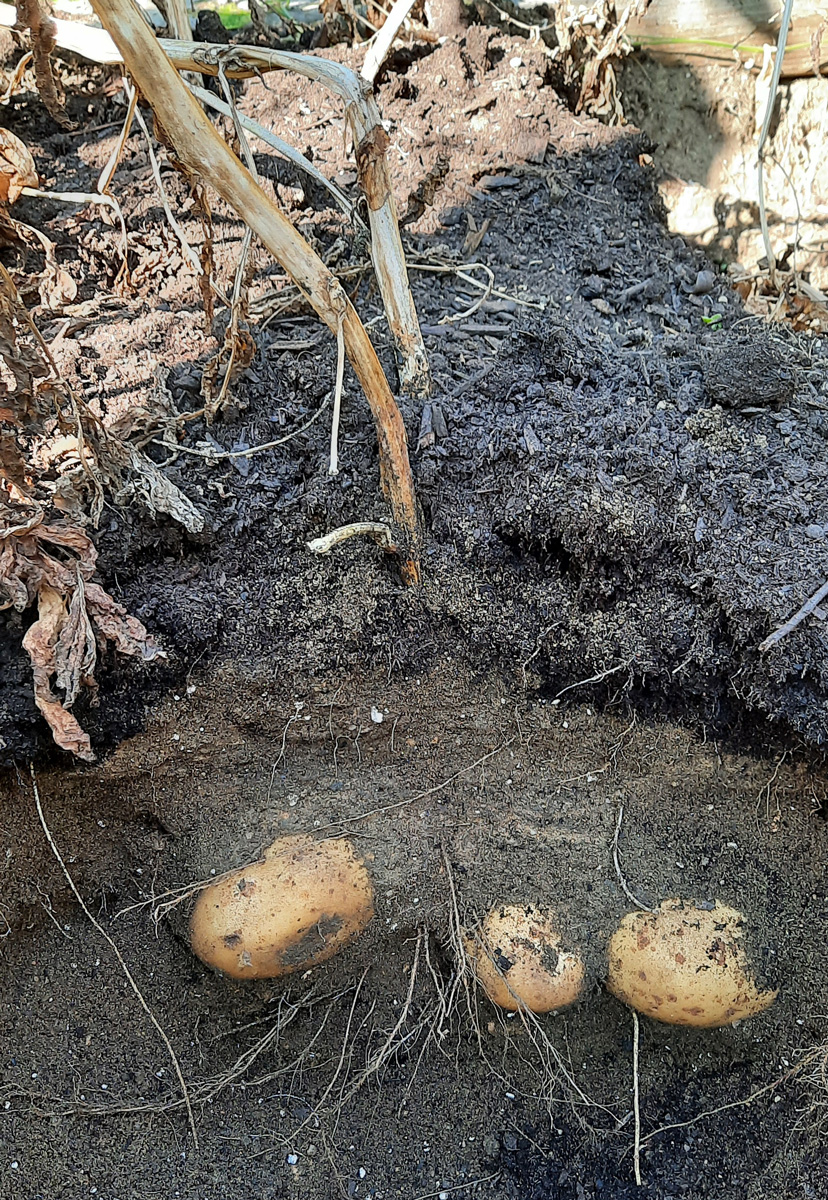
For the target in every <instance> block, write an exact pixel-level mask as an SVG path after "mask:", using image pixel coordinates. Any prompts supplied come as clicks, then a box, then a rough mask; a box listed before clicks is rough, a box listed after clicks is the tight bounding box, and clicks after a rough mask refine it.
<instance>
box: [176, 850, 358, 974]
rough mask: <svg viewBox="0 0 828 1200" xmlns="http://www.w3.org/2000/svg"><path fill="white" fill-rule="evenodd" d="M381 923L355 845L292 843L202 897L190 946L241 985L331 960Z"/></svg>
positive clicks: (270, 852)
mask: <svg viewBox="0 0 828 1200" xmlns="http://www.w3.org/2000/svg"><path fill="white" fill-rule="evenodd" d="M373 915H374V903H373V890H372V887H371V880H370V878H369V876H368V872H367V871H366V869H365V866H364V865H363V863H362V862H361V861H360V860H359V859H358V858H357V856H356V854H355V852H354V849H353V847H352V845H351V843H350V842H349V841H347V840H346V839H344V838H339V839H335V840H333V839H332V840H331V841H326V842H315V841H314V840H313V838H310V837H306V836H304V835H302V836H298V837H284V838H279V839H278V841H275V842H274V843H273V845H272V846H270V847H269V849H268V850H267V851H265V855H264V858H263V859H262V860H261V861H259V862H255V863H251V864H250V865H249V866H247V867H243V868H242V869H241V870H240V871H236V872H234V873H233V874H232V875H228V876H227V877H226V878H224V879H222V880H220V881H219V882H218V883H214V884H212V885H211V886H210V887H208V888H205V889H204V891H203V892H201V893H200V894H199V897H198V900H197V901H196V905H195V908H194V909H193V914H192V917H191V918H190V940H191V944H192V948H193V950H194V951H195V953H196V954H197V955H198V957H199V958H200V959H201V960H202V961H203V962H205V963H207V965H208V966H211V967H215V968H216V969H217V970H219V971H223V972H224V974H225V975H232V976H233V978H234V979H275V978H278V977H279V976H281V975H291V974H293V972H294V971H303V970H306V969H307V968H308V967H313V966H315V965H316V964H317V963H321V962H324V961H325V960H326V959H328V958H331V957H332V956H333V955H334V954H336V953H337V951H339V950H341V949H342V948H343V946H346V945H347V944H348V942H350V941H352V940H353V938H355V937H356V936H357V935H358V934H359V933H361V932H362V930H363V929H364V928H365V926H366V925H367V924H368V922H369V921H370V920H371V918H372V916H373Z"/></svg>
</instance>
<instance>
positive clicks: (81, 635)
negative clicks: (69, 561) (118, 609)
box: [55, 571, 98, 708]
mask: <svg viewBox="0 0 828 1200" xmlns="http://www.w3.org/2000/svg"><path fill="white" fill-rule="evenodd" d="M97 658H98V646H97V643H96V641H95V634H94V633H93V631H92V623H91V622H90V620H89V615H88V613H87V611H86V597H85V588H84V583H83V576H82V575H81V573H80V571H78V573H77V586H76V587H75V591H74V594H73V596H72V599H71V601H70V603H69V613H68V615H67V617H66V620H65V621H64V622H63V625H62V626H61V630H60V634H59V635H58V640H57V645H56V646H55V670H56V682H57V686H58V687H59V688H60V689H61V690H62V691H63V693H64V696H63V706H64V708H71V707H72V705H73V704H74V703H75V700H76V698H77V695H78V692H79V691H80V689H81V687H94V686H95V678H94V675H95V663H96V661H97Z"/></svg>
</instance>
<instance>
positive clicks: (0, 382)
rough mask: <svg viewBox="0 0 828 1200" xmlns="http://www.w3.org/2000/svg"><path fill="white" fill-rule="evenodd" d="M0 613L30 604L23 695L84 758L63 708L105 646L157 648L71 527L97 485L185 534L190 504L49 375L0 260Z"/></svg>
mask: <svg viewBox="0 0 828 1200" xmlns="http://www.w3.org/2000/svg"><path fill="white" fill-rule="evenodd" d="M0 358H1V359H2V364H0V610H2V609H9V608H13V609H15V610H16V611H17V612H20V613H22V612H24V611H25V610H26V609H28V608H30V607H31V606H33V605H36V606H37V614H38V615H37V620H36V621H35V622H34V623H33V624H32V625H31V626H30V628H29V629H28V631H27V632H26V635H25V637H24V639H23V646H24V648H25V650H26V652H27V654H28V655H29V658H30V659H31V663H32V673H33V678H34V697H35V702H36V704H37V707H38V708H39V709H40V711H41V713H42V714H43V716H44V717H45V718H46V720H47V722H48V723H49V725H50V727H51V729H52V734H53V736H54V739H55V742H56V743H57V744H58V745H59V746H61V747H62V748H63V749H64V750H69V751H71V752H72V753H73V754H75V755H76V756H77V757H78V758H81V759H86V760H88V761H91V760H92V759H93V758H94V754H93V751H92V748H91V745H90V741H89V737H88V735H87V733H86V732H85V731H84V730H83V729H82V727H81V726H80V724H79V723H78V721H77V718H76V717H75V716H74V715H73V713H72V712H71V708H72V706H73V704H74V703H75V700H76V699H77V697H78V695H79V694H80V693H81V691H82V690H83V689H87V690H88V691H91V692H92V693H93V694H94V691H95V667H96V665H97V662H98V658H99V654H100V652H101V650H102V649H103V647H104V646H105V645H106V643H111V644H112V645H113V646H114V647H115V649H116V650H117V651H119V652H120V653H121V654H127V655H131V656H133V657H139V658H142V659H144V660H150V659H153V658H156V657H158V656H159V655H160V654H161V653H162V652H161V651H160V650H159V648H158V647H157V646H156V645H155V643H154V642H153V640H152V638H151V637H150V636H149V634H148V633H147V630H146V629H145V628H144V626H143V625H142V624H141V622H140V621H138V620H136V619H135V618H134V617H131V616H129V615H128V613H127V612H126V610H125V609H124V608H122V607H121V605H120V604H118V603H117V602H116V601H115V600H114V599H113V598H112V596H110V595H109V594H108V593H107V592H106V591H104V589H103V588H102V587H101V586H100V585H99V584H97V583H95V582H94V581H93V575H94V573H95V563H96V559H97V552H96V550H95V547H94V545H93V543H92V541H91V539H90V537H89V535H88V534H87V533H86V532H85V530H84V529H83V528H82V527H81V524H82V523H84V522H86V521H87V520H88V519H89V517H88V516H87V514H89V515H90V516H91V518H92V519H93V521H95V520H97V516H98V515H99V513H100V510H101V506H102V503H103V494H104V489H105V488H106V490H107V491H109V492H111V493H112V494H113V497H114V498H115V499H116V501H117V500H119V499H120V500H121V501H122V502H129V501H130V500H133V499H135V500H140V501H141V502H143V503H144V504H145V506H146V507H147V508H149V509H150V510H151V511H153V512H159V511H161V512H167V513H170V514H171V515H173V516H174V517H176V518H177V519H178V520H180V521H182V523H183V524H185V525H186V526H187V528H188V529H191V530H194V531H195V530H199V529H201V528H202V526H203V519H202V517H201V515H200V513H199V512H198V510H197V509H196V508H195V507H194V505H192V504H191V503H190V501H189V500H188V499H187V498H186V497H185V496H184V495H183V494H182V493H181V492H180V491H179V489H177V488H176V487H175V486H174V485H173V484H172V483H171V482H170V481H169V480H168V479H167V478H166V477H165V476H164V475H163V474H162V473H161V471H159V470H158V468H157V467H156V466H155V464H154V463H152V462H151V461H150V460H149V459H147V458H146V457H145V456H144V455H143V454H142V453H141V452H140V450H138V449H137V448H136V447H135V446H133V445H131V444H130V443H129V442H123V441H120V440H119V439H118V438H117V437H115V436H113V435H111V434H109V433H108V432H107V431H106V430H105V429H104V428H103V426H102V425H101V424H100V422H99V421H98V420H97V419H96V418H95V417H94V416H93V415H92V414H91V413H90V412H89V410H88V408H87V407H86V405H85V404H83V402H82V401H81V400H80V399H79V398H78V397H76V396H75V395H74V394H73V392H72V390H71V388H70V387H69V385H68V383H67V382H66V381H65V380H63V379H62V378H61V377H60V375H59V374H58V372H57V369H56V367H55V364H54V362H53V361H52V359H51V357H50V356H49V353H48V349H47V348H46V346H45V344H44V343H43V342H42V340H41V339H40V337H39V334H38V332H37V329H36V328H35V326H34V325H33V323H32V321H31V319H30V318H29V316H28V313H27V312H26V309H25V307H24V306H23V304H22V301H21V299H20V295H19V293H18V291H17V288H16V287H15V284H14V282H13V280H12V279H11V277H10V275H9V274H8V272H7V271H6V270H5V268H3V267H2V266H1V265H0Z"/></svg>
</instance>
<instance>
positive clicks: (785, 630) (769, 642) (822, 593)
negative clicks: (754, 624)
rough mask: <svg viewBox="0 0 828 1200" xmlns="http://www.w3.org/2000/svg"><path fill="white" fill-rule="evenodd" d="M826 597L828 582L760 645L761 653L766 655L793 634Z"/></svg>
mask: <svg viewBox="0 0 828 1200" xmlns="http://www.w3.org/2000/svg"><path fill="white" fill-rule="evenodd" d="M826 596H828V580H826V581H825V583H823V585H822V587H820V588H817V590H816V591H815V592H814V594H813V596H809V597H808V599H807V600H806V601H805V603H804V604H803V605H802V607H801V608H799V609H797V611H796V612H795V613H794V615H793V616H792V617H791V618H790V619H789V620H788V621H786V622H785V624H784V625H780V626H779V628H778V629H775V630H774V632H773V633H771V634H770V635H769V636H768V637H766V638H765V640H764V641H763V642H760V643H759V653H760V654H764V652H765V651H766V650H770V648H771V646H775V645H776V643H777V642H781V641H782V638H783V637H787V635H788V634H789V633H793V631H794V629H796V627H797V625H801V624H802V622H803V621H804V620H805V618H806V617H808V616H810V615H811V613H812V612H813V611H814V610H815V609H816V608H819V605H820V601H822V600H824V599H825V597H826Z"/></svg>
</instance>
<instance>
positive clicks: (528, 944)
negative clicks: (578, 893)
mask: <svg viewBox="0 0 828 1200" xmlns="http://www.w3.org/2000/svg"><path fill="white" fill-rule="evenodd" d="M464 946H465V949H466V953H467V955H468V957H469V960H470V962H471V965H472V969H473V970H474V973H475V975H476V976H477V980H478V983H479V984H480V986H481V987H482V988H483V991H484V992H485V993H486V995H487V996H488V998H489V999H490V1000H491V1002H492V1003H493V1004H496V1005H497V1006H498V1007H499V1008H505V1009H507V1010H508V1011H510V1012H517V1011H518V1010H519V1009H520V1008H521V1007H523V1006H525V1007H526V1008H528V1009H529V1010H530V1011H531V1012H535V1013H545V1012H552V1011H553V1010H554V1009H558V1008H566V1007H567V1006H568V1005H570V1004H573V1003H574V1002H575V1001H576V1000H577V999H578V997H579V996H580V994H581V991H582V990H583V984H584V964H583V962H582V961H581V959H580V957H579V956H578V955H577V954H573V953H569V952H566V951H564V950H562V949H561V941H560V935H559V933H558V929H557V925H556V922H555V920H554V918H553V917H552V916H551V915H549V914H544V913H542V912H541V911H540V910H539V909H536V908H533V907H532V906H530V905H513V904H509V905H501V906H498V907H496V908H493V909H492V910H491V911H490V912H489V913H488V915H487V916H486V918H485V920H484V922H483V924H482V926H481V928H480V934H479V936H478V937H474V936H472V935H471V934H466V936H465V937H464Z"/></svg>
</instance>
